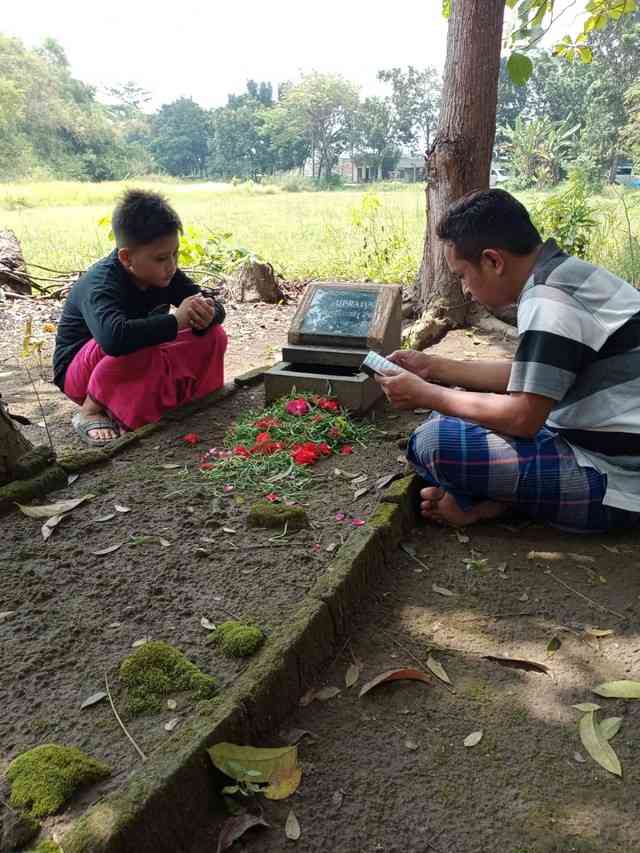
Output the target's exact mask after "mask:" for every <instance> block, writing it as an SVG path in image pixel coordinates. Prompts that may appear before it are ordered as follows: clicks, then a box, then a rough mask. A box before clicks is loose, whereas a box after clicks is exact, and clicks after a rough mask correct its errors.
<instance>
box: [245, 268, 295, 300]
mask: <svg viewBox="0 0 640 853" xmlns="http://www.w3.org/2000/svg"><path fill="white" fill-rule="evenodd" d="M238 284H239V285H240V302H244V301H245V297H246V295H247V293H249V294H250V295H251V296H253V298H254V299H257V300H259V301H261V302H270V303H276V302H282V301H284V299H285V294H284V291H283V290H282V288H281V287H280V285H279V284H278V280H277V278H276V276H275V274H274V272H273V267H272V266H271V264H262V263H260V262H259V261H251V262H249V263H247V264H245V265H244V267H243V268H242V272H241V273H240V279H239V281H238Z"/></svg>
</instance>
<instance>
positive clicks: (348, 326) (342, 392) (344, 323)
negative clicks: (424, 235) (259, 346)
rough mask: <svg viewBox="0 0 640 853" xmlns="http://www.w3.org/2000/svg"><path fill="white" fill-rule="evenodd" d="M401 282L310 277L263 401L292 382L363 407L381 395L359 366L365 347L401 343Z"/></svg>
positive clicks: (382, 348)
mask: <svg viewBox="0 0 640 853" xmlns="http://www.w3.org/2000/svg"><path fill="white" fill-rule="evenodd" d="M401 299H402V296H401V288H400V287H399V286H398V285H392V284H369V283H364V282H363V283H362V284H360V283H350V282H343V283H338V282H335V283H333V282H315V283H312V284H310V285H309V286H308V287H307V290H306V291H305V294H304V296H303V297H302V299H301V300H300V304H299V306H298V310H297V311H296V313H295V316H294V318H293V320H292V321H291V327H290V329H289V335H288V344H287V346H285V347H284V348H283V351H282V358H283V360H282V361H281V362H280V363H279V364H276V365H274V367H273V368H271V370H270V371H269V372H268V373H267V374H266V377H265V388H266V395H267V403H269V402H272V401H273V400H274V399H276V398H277V397H280V396H282V395H283V394H288V393H290V391H291V390H292V389H293V388H294V387H295V388H296V390H298V391H314V392H316V393H321V394H329V393H330V394H333V395H334V396H336V397H337V398H338V399H339V400H340V402H341V403H342V405H343V406H345V407H346V408H348V409H351V410H352V411H353V412H355V413H360V414H361V413H363V412H365V411H366V410H367V409H369V408H371V406H373V405H374V403H375V402H376V401H377V400H378V399H379V398H380V397H381V395H382V392H381V391H380V388H379V386H378V385H377V384H376V382H375V381H374V380H373V379H372V378H371V377H369V376H367V374H366V373H364V372H363V371H362V370H361V369H360V366H361V364H362V362H363V360H364V358H365V357H366V355H367V353H368V352H369V351H370V350H373V351H374V352H377V353H380V354H381V355H388V354H389V353H390V352H392V351H393V350H395V349H398V348H399V346H400V327H401Z"/></svg>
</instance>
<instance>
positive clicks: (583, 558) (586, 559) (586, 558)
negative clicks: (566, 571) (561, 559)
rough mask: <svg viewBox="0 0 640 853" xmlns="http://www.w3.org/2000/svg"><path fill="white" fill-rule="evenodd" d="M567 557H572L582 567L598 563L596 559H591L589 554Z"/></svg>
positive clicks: (568, 555) (569, 555)
mask: <svg viewBox="0 0 640 853" xmlns="http://www.w3.org/2000/svg"><path fill="white" fill-rule="evenodd" d="M567 557H571V559H572V560H573V561H574V563H579V564H580V565H582V566H584V565H586V564H588V563H595V562H596V558H595V557H590V556H588V555H587V554H567Z"/></svg>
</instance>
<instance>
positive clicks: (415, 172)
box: [304, 152, 424, 184]
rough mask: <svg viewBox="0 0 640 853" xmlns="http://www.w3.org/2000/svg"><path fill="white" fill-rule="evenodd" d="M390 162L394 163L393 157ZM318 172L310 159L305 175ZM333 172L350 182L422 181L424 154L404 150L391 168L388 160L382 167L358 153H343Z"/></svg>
mask: <svg viewBox="0 0 640 853" xmlns="http://www.w3.org/2000/svg"><path fill="white" fill-rule="evenodd" d="M394 160H395V158H394ZM389 162H390V163H391V164H392V163H393V161H391V159H390V161H389ZM317 173H318V166H317V163H316V167H315V169H312V164H311V159H308V160H307V161H306V163H305V164H304V176H305V177H306V178H310V177H312V175H314V174H317ZM333 174H334V175H340V176H341V177H342V179H343V180H344V181H346V182H347V183H349V184H366V183H370V182H371V181H406V182H407V183H412V182H415V181H422V180H424V154H416V153H413V152H403V153H402V154H401V155H400V157H399V159H398V160H395V166H394V168H393V169H391V168H389V164H388V163H387V162H384V163H383V165H382V166H381V167H379V166H369V165H367V164H366V162H365V158H363V157H358V155H357V154H356V155H354V156H352V155H351V154H342V155H341V156H340V159H339V160H338V163H337V165H336V166H334V169H333Z"/></svg>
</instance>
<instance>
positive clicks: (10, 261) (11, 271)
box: [0, 231, 31, 295]
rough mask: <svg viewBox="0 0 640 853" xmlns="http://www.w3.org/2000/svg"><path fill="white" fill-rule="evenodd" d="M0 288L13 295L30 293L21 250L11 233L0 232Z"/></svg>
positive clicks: (16, 239) (29, 283)
mask: <svg viewBox="0 0 640 853" xmlns="http://www.w3.org/2000/svg"><path fill="white" fill-rule="evenodd" d="M0 287H6V288H7V289H8V290H12V291H13V292H14V293H23V294H25V295H28V294H30V293H31V280H30V278H29V276H28V275H27V269H26V267H25V263H24V258H23V256H22V249H21V248H20V243H19V241H18V238H17V237H16V235H15V234H14V233H13V231H0Z"/></svg>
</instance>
